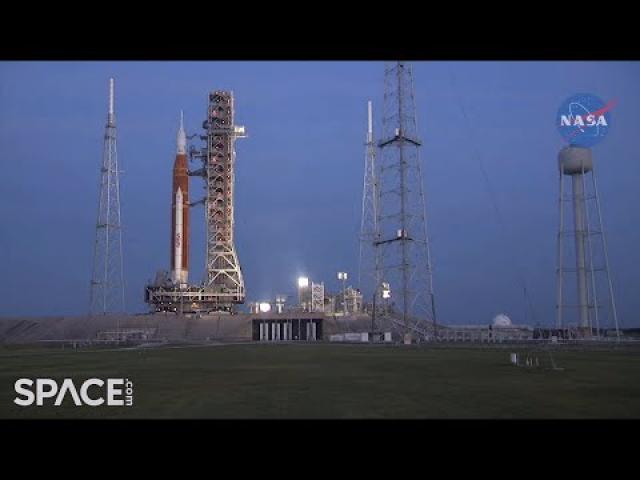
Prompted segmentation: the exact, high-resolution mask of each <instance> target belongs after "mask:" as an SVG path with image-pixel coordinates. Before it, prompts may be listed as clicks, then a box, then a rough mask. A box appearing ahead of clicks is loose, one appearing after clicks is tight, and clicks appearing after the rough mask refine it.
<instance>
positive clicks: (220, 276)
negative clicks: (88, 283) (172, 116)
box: [145, 90, 246, 313]
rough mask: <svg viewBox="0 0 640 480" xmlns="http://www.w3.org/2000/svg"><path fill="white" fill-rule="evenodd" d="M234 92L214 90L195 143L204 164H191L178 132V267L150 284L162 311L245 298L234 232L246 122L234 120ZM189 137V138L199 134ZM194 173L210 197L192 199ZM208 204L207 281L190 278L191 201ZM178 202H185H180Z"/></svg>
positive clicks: (193, 151)
mask: <svg viewBox="0 0 640 480" xmlns="http://www.w3.org/2000/svg"><path fill="white" fill-rule="evenodd" d="M234 113H235V112H234V98H233V93H232V92H228V91H221V90H216V91H213V92H211V93H210V94H209V104H208V108H207V119H206V120H205V121H204V122H203V124H202V128H203V129H204V131H205V133H204V135H194V136H193V137H195V136H198V137H200V140H202V141H203V142H204V145H203V146H202V147H201V148H199V149H198V148H196V147H194V146H191V148H189V149H188V155H189V158H190V160H191V161H193V160H200V161H202V168H199V169H197V170H193V171H189V170H187V169H186V155H185V154H186V152H187V148H186V138H187V137H186V134H185V133H184V128H183V126H182V121H181V127H180V130H179V132H178V142H177V143H178V148H177V156H176V164H175V166H174V179H173V182H174V187H173V200H172V204H173V209H172V222H173V223H172V225H173V226H172V232H173V235H172V244H171V245H172V247H171V254H172V257H171V259H172V262H171V266H172V271H171V276H170V277H169V276H168V275H166V274H164V272H160V273H161V274H159V276H158V277H157V278H156V281H155V283H154V284H152V285H148V286H147V288H146V290H145V301H146V302H147V303H148V304H150V305H151V306H152V308H154V309H155V310H156V311H158V310H164V311H175V312H184V311H209V312H211V311H218V312H228V313H233V311H234V307H235V305H237V304H242V303H244V300H245V291H244V280H243V277H242V271H241V269H240V263H239V261H238V255H237V253H236V248H235V244H234V238H233V229H234V198H233V195H234V182H235V160H236V151H235V141H236V139H238V138H243V137H245V136H246V135H245V128H244V127H242V126H237V125H235V123H234ZM193 137H189V138H193ZM188 176H196V177H202V178H203V179H204V182H205V191H206V194H205V197H204V198H203V199H201V200H199V201H196V202H193V203H188V191H189V185H188ZM200 204H204V209H205V221H206V266H205V278H204V281H203V283H202V284H201V285H193V284H187V273H188V270H187V269H188V242H189V215H188V207H193V206H196V205H200ZM177 205H184V208H178V207H177Z"/></svg>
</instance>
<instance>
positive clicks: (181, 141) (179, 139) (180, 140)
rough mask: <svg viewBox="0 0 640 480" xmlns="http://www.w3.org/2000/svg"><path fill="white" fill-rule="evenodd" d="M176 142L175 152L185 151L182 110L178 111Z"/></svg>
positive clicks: (185, 139) (180, 153)
mask: <svg viewBox="0 0 640 480" xmlns="http://www.w3.org/2000/svg"><path fill="white" fill-rule="evenodd" d="M176 144H177V148H176V153H178V154H179V155H182V154H185V153H187V134H186V133H185V131H184V116H183V113H182V111H180V128H179V129H178V135H177V139H176Z"/></svg>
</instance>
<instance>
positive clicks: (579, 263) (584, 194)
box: [556, 145, 619, 337]
mask: <svg viewBox="0 0 640 480" xmlns="http://www.w3.org/2000/svg"><path fill="white" fill-rule="evenodd" d="M558 170H559V177H560V188H559V201H558V204H559V209H560V222H559V229H558V251H557V269H556V274H557V289H558V290H557V304H556V313H557V317H556V322H557V327H558V328H563V327H571V326H575V327H578V330H579V332H580V334H581V335H582V336H587V337H590V336H592V334H593V332H594V329H595V331H596V332H597V333H596V335H599V334H600V327H601V323H602V324H603V325H604V324H605V323H609V324H613V325H614V326H615V329H616V334H617V335H618V336H619V330H618V317H617V314H616V307H615V302H614V298H613V286H612V283H611V277H610V275H609V257H608V254H607V244H606V239H605V235H604V229H603V224H602V213H601V208H600V199H599V197H598V189H597V186H596V177H595V174H594V171H593V155H592V152H591V149H590V148H586V147H581V146H577V145H569V146H567V147H564V148H563V149H562V150H560V154H559V155H558ZM568 179H570V185H568V188H565V183H569V182H567V180H568ZM569 209H570V210H571V211H570V212H566V211H565V210H569ZM567 213H568V216H569V217H570V218H572V219H573V223H572V224H571V223H570V222H569V221H566V220H567V219H566V217H567ZM567 240H568V241H567ZM570 280H573V281H570ZM599 285H600V288H598V286H599ZM599 295H600V296H599ZM605 297H606V298H605Z"/></svg>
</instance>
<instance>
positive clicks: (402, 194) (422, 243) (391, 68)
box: [374, 62, 437, 337]
mask: <svg viewBox="0 0 640 480" xmlns="http://www.w3.org/2000/svg"><path fill="white" fill-rule="evenodd" d="M421 145H422V143H421V142H420V140H419V138H418V128H417V121H416V107H415V97H414V89H413V74H412V69H411V65H409V64H406V63H404V62H396V63H392V64H387V66H386V68H385V92H384V107H383V121H382V135H381V138H380V140H379V142H378V147H379V149H380V155H379V157H378V158H379V159H380V160H379V165H378V170H377V185H378V188H377V195H378V199H377V203H376V209H377V220H376V224H377V232H378V239H377V240H376V241H375V242H374V244H375V246H376V247H377V250H378V253H377V258H379V262H378V264H377V266H376V271H377V273H376V278H378V279H380V280H379V281H380V282H384V283H385V284H388V288H389V289H390V292H391V293H390V298H388V299H386V300H385V301H383V302H381V303H382V304H383V305H384V308H383V316H387V317H390V318H391V319H392V324H393V325H395V326H399V325H401V328H402V329H403V330H404V333H405V334H406V335H409V336H410V335H411V334H412V333H413V334H417V335H418V336H423V337H427V336H428V332H433V333H435V334H436V335H437V332H436V315H435V299H434V293H433V282H432V270H431V256H430V249H429V241H428V237H427V217H426V208H425V195H424V188H423V183H422V182H423V179H422V167H421V162H420V156H419V151H420V146H421ZM379 292H380V289H378V293H379Z"/></svg>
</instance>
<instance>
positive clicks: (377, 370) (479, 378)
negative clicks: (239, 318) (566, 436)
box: [0, 344, 640, 418]
mask: <svg viewBox="0 0 640 480" xmlns="http://www.w3.org/2000/svg"><path fill="white" fill-rule="evenodd" d="M524 348H525V347H512V348H509V349H501V348H470V347H466V348H460V347H455V348H454V347H449V348H447V347H443V346H437V347H420V348H418V347H408V348H407V347H401V346H398V347H392V346H355V345H327V344H317V345H257V344H247V345H225V346H206V347H183V348H157V349H135V350H93V351H87V350H78V351H69V350H64V351H62V350H52V349H37V348H34V349H29V348H8V347H0V418H633V417H636V418H638V417H640V349H627V350H616V351H602V350H600V351H596V350H594V351H588V350H575V349H564V350H554V353H553V359H554V361H555V364H556V365H557V366H558V367H561V368H562V369H563V370H552V369H550V368H525V367H515V366H512V365H510V363H509V353H510V352H511V351H518V352H521V353H524V352H525V350H524ZM536 355H537V356H538V357H539V359H540V362H541V364H542V365H543V366H544V367H548V366H550V359H549V354H548V353H546V352H538V353H536ZM21 377H28V378H42V377H47V378H55V379H58V380H60V379H62V378H65V377H71V378H73V379H74V380H76V381H78V380H80V381H81V380H84V379H86V378H91V377H98V378H109V377H126V378H129V379H131V380H132V381H133V382H134V405H133V406H132V407H97V408H92V407H87V406H83V407H76V406H74V405H73V404H72V402H71V400H70V399H68V400H66V401H65V403H64V404H63V405H62V406H61V407H51V406H45V407H35V406H32V407H18V406H16V405H15V404H14V403H13V399H14V397H15V396H16V395H15V392H14V387H13V385H14V382H15V380H16V379H17V378H21Z"/></svg>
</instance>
